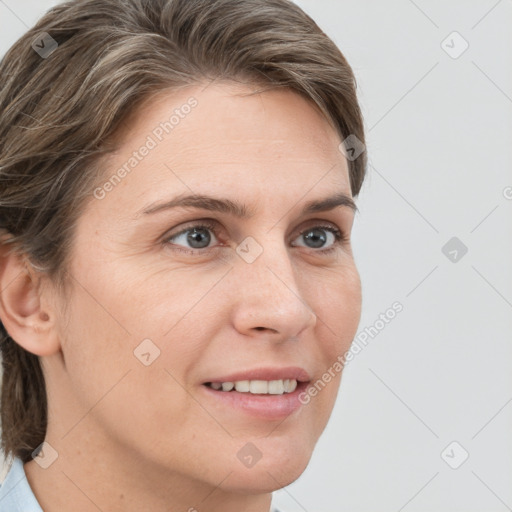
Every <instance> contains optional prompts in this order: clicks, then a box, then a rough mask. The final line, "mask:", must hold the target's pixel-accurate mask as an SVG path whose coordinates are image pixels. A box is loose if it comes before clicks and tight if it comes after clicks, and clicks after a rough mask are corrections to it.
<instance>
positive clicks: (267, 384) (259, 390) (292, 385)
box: [210, 379, 297, 395]
mask: <svg viewBox="0 0 512 512" xmlns="http://www.w3.org/2000/svg"><path fill="white" fill-rule="evenodd" d="M210 387H212V388H213V389H215V390H217V391H220V390H221V389H222V391H231V390H233V389H235V390H236V391H238V392H239V393H252V394H255V395H282V394H283V393H293V391H295V389H296V388H297V381H296V380H295V379H284V380H282V379H281V380H238V381H236V382H211V383H210Z"/></svg>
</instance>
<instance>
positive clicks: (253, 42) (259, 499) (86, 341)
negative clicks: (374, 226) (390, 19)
mask: <svg viewBox="0 0 512 512" xmlns="http://www.w3.org/2000/svg"><path fill="white" fill-rule="evenodd" d="M0 76H2V77H4V82H3V84H2V87H1V90H0V105H1V108H0V228H1V233H2V238H1V240H2V243H1V245H0V290H1V291H0V319H1V325H0V326H1V328H2V330H1V337H2V342H1V350H2V359H3V382H2V396H1V420H2V448H3V451H4V454H5V457H7V458H8V459H12V465H11V466H10V471H9V473H8V475H7V477H6V480H5V482H4V484H3V485H2V487H1V488H0V510H2V511H4V510H5V511H6V510H9V511H11V510H24V511H25V512H27V511H41V510H44V511H45V512H56V511H62V510H69V509H71V508H72V509H73V510H74V512H82V511H89V510H103V511H109V512H110V511H117V510H119V511H121V510H123V511H130V510H134V511H135V510H137V511H138V510H151V511H156V512H159V511H162V512H163V511H168V510H184V511H189V512H191V511H196V510H197V511H209V512H215V511H221V510H222V511H223V512H230V511H235V510H236V511H240V510H244V511H248V512H268V510H269V509H270V507H271V498H272V492H273V491H274V490H276V489H279V488H282V487H284V486H286V485H288V484H290V483H291V482H293V481H294V480H296V479H297V478H298V477H299V476H300V474H301V473H302V472H303V471H304V469H305V467H306V465H307V463H308V461H309V459H310V457H311V454H312V451H313V449H314V446H315V444H316V442H317V440H318V438H319V436H320V434H321V433H322V431H323V430H324V428H325V426H326V423H327V421H328V419H329V416H330V414H331V411H332V408H333V406H334V403H335V399H336V395H337V392H338V388H339V384H340V379H341V369H342V364H340V362H339V359H340V356H341V355H342V354H344V353H345V352H346V351H347V350H348V348H349V346H350V343H351V341H352V339H353V337H354V335H355V333H356V329H357V326H358V322H359V317H360V309H361V287H360V280H359V275H358V272H357V269H356V266H355V262H354V258H353V255H352V251H351V247H350V231H351V228H352V223H353V219H354V214H355V211H356V206H355V203H354V198H355V197H356V196H357V194H358V193H359V190H360V187H361V185H362V182H363V178H364V174H365V167H366V154H365V152H364V151H363V149H364V130H363V120H362V117H361V112H360V108H359V105H358V102H357V97H356V84H355V79H354V76H353V73H352V70H351V68H350V66H349V65H348V63H347V62H346V60H345V59H344V57H343V55H342V54H341V53H340V51H339V50H338V49H337V48H336V46H335V45H334V43H333V42H332V41H331V40H330V39H329V38H328V37H327V36H326V35H325V34H324V33H323V32H322V31H321V30H320V29H319V28H318V27H317V25H316V24H315V23H314V22H313V21H312V20H311V19H310V18H309V17H308V16H307V15H306V14H305V13H304V12H302V11H301V10H300V9H299V8H298V7H297V6H296V5H294V4H293V3H291V2H289V1H287V0H74V1H70V2H67V3H63V4H61V5H58V6H56V7H55V8H53V9H52V10H51V11H49V12H48V13H47V14H46V15H45V16H44V17H43V18H42V19H41V20H40V21H39V22H38V23H37V25H36V26H35V27H34V28H33V29H31V30H30V31H29V32H28V33H27V34H25V35H24V36H23V37H22V38H21V39H20V40H19V41H17V42H16V44H15V45H14V46H13V47H12V48H11V49H10V50H9V52H8V53H7V54H6V56H5V57H4V59H3V61H2V62H1V65H0Z"/></svg>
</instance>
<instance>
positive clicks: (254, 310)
mask: <svg viewBox="0 0 512 512" xmlns="http://www.w3.org/2000/svg"><path fill="white" fill-rule="evenodd" d="M237 267H238V268H236V272H233V273H234V274H236V275H234V276H232V278H233V279H237V280H238V282H239V283H241V285H239V286H238V287H237V292H236V307H235V310H234V324H235V327H236V329H237V330H238V331H239V332H240V333H242V334H245V335H247V336H251V337H254V336H261V337H265V338H269V337H270V339H274V340H276V341H285V340H287V339H290V338H292V339H294V338H298V336H300V334H301V333H302V332H303V331H305V330H306V329H308V328H312V327H314V326H315V324H316V318H317V316H316V314H315V312H314V311H313V309H312V308H311V306H310V305H309V304H308V303H307V301H306V297H305V296H303V293H304V289H307V288H305V287H306V285H307V286H311V284H312V283H311V282H306V281H307V280H306V279H305V278H303V277H302V278H301V277H300V276H299V275H298V272H297V269H296V268H294V267H293V263H292V262H291V261H290V255H289V254H288V252H287V250H286V247H284V246H281V247H278V248H277V249H274V248H272V249H270V248H269V247H267V249H266V250H265V251H264V252H263V254H262V255H261V256H260V257H259V258H257V259H256V261H254V262H252V263H246V262H245V261H243V260H240V261H239V262H237ZM301 285H302V286H301ZM315 295H316V294H315Z"/></svg>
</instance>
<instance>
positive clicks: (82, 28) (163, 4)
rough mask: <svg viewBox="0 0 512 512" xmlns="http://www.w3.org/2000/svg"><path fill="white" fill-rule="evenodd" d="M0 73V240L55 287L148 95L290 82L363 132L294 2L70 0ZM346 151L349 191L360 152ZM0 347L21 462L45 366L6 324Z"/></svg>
mask: <svg viewBox="0 0 512 512" xmlns="http://www.w3.org/2000/svg"><path fill="white" fill-rule="evenodd" d="M45 33H46V35H45ZM48 34H49V36H51V38H52V39H53V40H54V41H55V42H53V41H52V39H51V38H50V37H49V36H48ZM52 45H53V46H52ZM51 50H53V51H51ZM45 52H46V53H45ZM0 76H1V77H2V84H1V86H0V235H2V234H3V235H4V240H0V244H4V247H5V246H9V250H13V251H14V250H15V251H17V253H19V254H22V255H25V256H26V257H27V260H28V261H29V262H30V263H31V264H32V265H33V266H34V268H36V269H38V270H39V271H41V272H45V273H46V275H47V276H48V277H50V278H51V279H52V280H53V281H54V283H55V285H56V286H58V287H59V289H60V290H62V292H63V293H66V290H67V288H68V287H67V284H68V279H66V277H65V274H66V268H68V267H67V265H68V255H69V253H70V251H69V249H70V247H71V245H72V240H73V238H72V237H73V228H74V225H75V223H76V220H77V219H78V218H79V216H80V213H81V212H82V211H83V207H84V206H85V205H86V204H87V201H89V200H91V198H92V194H91V191H92V190H93V188H94V186H95V184H96V182H97V178H98V176H101V166H100V163H101V157H102V156H103V155H106V154H107V153H108V152H110V151H112V150H113V149H114V146H113V143H112V141H113V140H114V134H115V133H117V130H118V129H120V128H121V127H122V125H123V123H124V122H125V121H126V119H127V117H128V115H130V114H133V112H135V111H136V109H137V107H138V106H140V105H141V102H142V101H145V100H147V99H148V98H151V97H152V96H154V95H155V94H156V93H158V92H160V91H164V90H166V89H169V90H173V89H176V88H180V87H186V86H188V85H197V84H200V83H202V82H205V81H208V80H213V79H227V80H240V79H243V80H245V81H246V82H249V83H254V84H264V85H265V84H266V85H267V86H268V88H273V87H289V88H291V89H293V90H294V91H296V92H298V93H299V94H301V95H303V96H304V97H306V98H307V99H309V100H310V101H311V102H312V103H314V104H315V105H316V106H317V107H318V108H319V109H320V110H321V111H322V112H323V113H324V115H325V116H326V118H327V119H328V121H329V122H330V123H331V124H332V125H333V126H334V127H335V129H336V130H337V131H338V133H339V134H340V136H341V137H342V140H344V139H345V138H346V137H348V136H349V135H354V136H355V137H357V139H359V141H361V143H364V141H365V137H364V127H363V119H362V115H361V111H360V108H359V105H358V101H357V96H356V81H355V78H354V75H353V72H352V69H351V67H350V66H349V64H348V63H347V61H346V60H345V58H344V56H343V55H342V53H341V52H340V50H339V49H338V48H337V47H336V45H335V44H334V43H333V42H332V41H331V39H329V37H327V35H326V34H325V33H324V32H322V30H320V28H319V27H318V26H317V25H316V23H315V22H314V21H313V20H312V19H311V18H310V17H309V16H307V15H306V14H305V13H304V12H303V11H302V10H301V9H300V8H299V7H298V6H297V5H295V4H294V3H292V2H291V1H289V0H72V1H68V2H65V3H62V4H59V5H57V6H55V7H54V8H52V9H51V10H50V11H48V12H47V14H46V15H44V16H43V17H42V18H41V19H40V20H39V21H38V23H37V24H36V25H35V26H34V27H33V28H32V29H30V30H29V31H28V32H27V33H25V35H23V36H22V37H21V38H20V39H19V40H18V41H17V42H16V43H15V44H14V45H13V46H12V47H11V48H10V49H9V51H8V52H7V54H6V55H5V56H4V58H3V59H2V61H1V62H0ZM349 160H350V161H349V162H348V164H349V170H350V184H351V188H352V194H353V195H354V196H356V195H357V194H358V193H359V190H360V188H361V185H362V182H363V179H364V175H365V170H366V163H367V161H366V152H363V153H362V154H361V155H360V156H359V157H358V158H357V159H350V158H349ZM5 235H7V236H5ZM0 348H1V355H2V364H3V376H2V390H1V414H0V418H1V422H2V438H1V449H2V451H3V452H4V455H5V456H6V457H8V456H17V457H19V458H21V459H22V460H23V462H27V461H28V460H30V459H31V458H32V452H33V451H34V450H35V449H36V448H37V447H38V446H39V445H40V444H41V443H42V442H43V441H44V439H45V435H46V427H47V398H46V389H45V381H44V376H43V372H42V369H41V366H40V362H39V358H38V357H37V356H36V355H34V354H32V353H30V352H28V351H26V350H24V349H23V348H22V347H21V346H19V345H18V344H17V343H16V342H15V341H14V340H13V339H12V338H11V337H10V336H9V335H8V333H7V331H6V329H5V327H4V326H3V325H2V323H1V322H0Z"/></svg>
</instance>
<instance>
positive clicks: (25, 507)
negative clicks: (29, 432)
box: [0, 457, 43, 512]
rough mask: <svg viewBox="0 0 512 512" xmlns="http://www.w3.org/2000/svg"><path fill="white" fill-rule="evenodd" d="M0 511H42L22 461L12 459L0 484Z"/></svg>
mask: <svg viewBox="0 0 512 512" xmlns="http://www.w3.org/2000/svg"><path fill="white" fill-rule="evenodd" d="M0 512H43V509H42V508H41V506H40V505H39V503H38V502H37V500H36V497H35V496H34V493H33V492H32V489H31V488H30V485H29V483H28V480H27V475H26V474H25V469H24V468H23V461H22V460H21V459H19V458H18V457H15V458H14V459H13V462H12V464H11V467H10V468H9V471H8V473H7V475H6V477H5V479H4V481H3V482H2V484H1V485H0Z"/></svg>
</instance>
